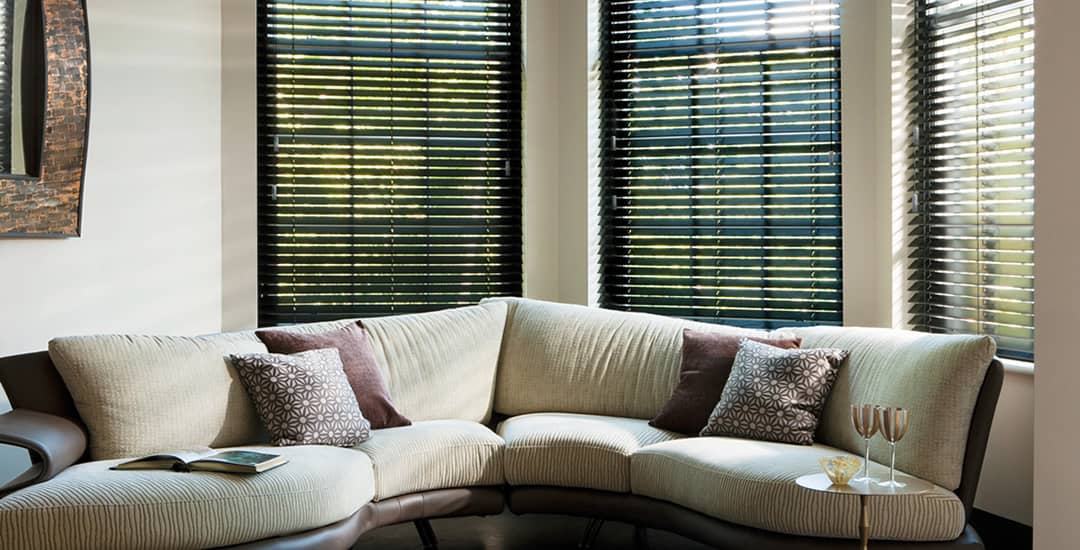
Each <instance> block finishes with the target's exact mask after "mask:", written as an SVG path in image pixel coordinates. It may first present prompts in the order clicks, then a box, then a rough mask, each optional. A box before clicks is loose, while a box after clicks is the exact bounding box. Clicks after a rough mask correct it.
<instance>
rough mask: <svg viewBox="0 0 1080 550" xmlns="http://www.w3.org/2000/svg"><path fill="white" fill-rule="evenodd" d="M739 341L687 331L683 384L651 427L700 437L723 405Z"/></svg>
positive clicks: (781, 343)
mask: <svg viewBox="0 0 1080 550" xmlns="http://www.w3.org/2000/svg"><path fill="white" fill-rule="evenodd" d="M739 339H740V337H739V336H732V335H730V334H719V333H711V332H699V331H696V330H691V329H683V347H682V367H681V368H680V370H679V384H678V385H677V386H675V391H674V392H672V394H671V399H668V402H667V403H665V404H664V408H662V409H660V414H658V415H656V416H655V417H654V418H653V419H652V420H650V421H649V425H650V426H653V427H656V428H661V429H664V430H670V431H673V432H679V433H682V434H693V435H697V434H698V433H700V432H701V430H702V429H703V428H704V427H705V423H706V422H708V421H709V414H710V413H711V412H712V410H713V408H714V407H716V403H717V402H719V401H720V394H721V393H723V391H724V385H725V384H726V383H727V380H728V376H729V375H730V374H731V367H732V365H733V364H734V363H735V354H736V353H738V351H739ZM751 340H754V341H757V342H761V343H763V344H768V345H770V346H776V347H779V348H784V349H793V348H798V347H799V343H800V342H801V340H800V339H799V338H786V339H779V340H768V339H764V338H751Z"/></svg>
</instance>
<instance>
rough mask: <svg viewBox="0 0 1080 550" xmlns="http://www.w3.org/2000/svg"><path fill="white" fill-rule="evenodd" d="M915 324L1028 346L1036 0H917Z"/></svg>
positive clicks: (1017, 350)
mask: <svg viewBox="0 0 1080 550" xmlns="http://www.w3.org/2000/svg"><path fill="white" fill-rule="evenodd" d="M913 2H914V8H915V9H914V10H913V13H914V19H913V23H912V24H911V25H910V27H909V32H908V39H907V41H906V42H907V44H908V45H909V54H910V56H911V62H912V63H911V65H912V71H911V72H910V74H911V81H910V82H909V87H910V90H911V94H912V109H911V116H910V119H909V128H910V134H911V136H910V142H911V143H912V144H913V149H912V151H911V155H910V162H911V170H910V172H909V174H910V189H909V192H910V197H911V214H910V221H909V225H910V231H911V233H910V243H909V244H910V250H911V269H910V281H911V287H910V291H911V298H910V303H911V309H910V313H911V324H912V325H913V326H914V327H915V328H917V329H920V330H925V331H930V332H964V333H979V334H989V335H992V336H994V337H995V338H996V339H997V342H998V354H999V355H1001V356H1002V357H1009V358H1013V359H1024V360H1030V359H1032V357H1033V351H1034V324H1033V315H1034V311H1033V310H1034V273H1033V269H1034V252H1033V225H1034V210H1033V207H1034V204H1033V203H1034V200H1033V196H1034V195H1033V193H1034V178H1033V176H1034V164H1033V148H1032V143H1033V124H1034V110H1033V105H1034V104H1033V99H1034V98H1033V87H1034V78H1033V69H1034V37H1033V15H1032V0H996V1H991V0H913Z"/></svg>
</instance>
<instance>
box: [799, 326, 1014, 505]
mask: <svg viewBox="0 0 1080 550" xmlns="http://www.w3.org/2000/svg"><path fill="white" fill-rule="evenodd" d="M793 332H795V333H796V334H797V335H799V336H801V337H802V338H803V347H804V348H810V347H830V348H840V349H843V350H847V351H848V352H850V354H849V356H848V360H847V362H846V363H845V364H844V366H843V367H841V368H840V370H839V372H838V375H837V380H836V383H835V385H833V389H832V393H830V395H829V400H828V401H827V402H826V405H825V412H824V414H823V415H822V417H821V423H820V425H819V426H818V432H817V440H818V441H821V442H822V443H824V444H826V445H831V446H833V447H838V448H841V449H845V450H847V451H851V452H853V453H858V454H862V452H863V439H862V438H861V437H859V435H858V434H856V433H855V430H854V429H852V427H851V405H852V404H859V403H873V404H880V405H888V406H901V407H906V408H908V409H909V410H910V411H911V415H910V421H909V427H908V432H907V434H906V435H905V436H904V439H903V441H901V443H900V444H899V445H897V446H896V464H897V467H898V468H900V469H902V470H904V471H906V472H909V473H911V474H912V475H916V476H918V477H921V478H923V479H926V480H928V481H932V482H934V483H936V484H938V485H941V486H942V487H945V488H946V489H950V490H954V489H956V488H957V487H959V486H960V475H961V471H962V469H963V465H964V453H965V449H966V447H967V436H968V428H969V427H970V425H971V417H972V414H973V413H974V411H975V401H976V400H977V399H978V397H979V390H981V389H982V383H983V379H984V378H985V377H986V371H987V368H988V367H989V366H990V362H991V361H992V360H993V359H994V351H995V346H994V340H993V339H992V338H990V337H988V336H952V335H944V334H926V333H921V332H912V331H906V330H890V329H876V328H852V327H846V328H838V327H814V328H802V329H793ZM870 456H871V458H872V459H874V460H877V461H880V462H886V461H888V460H889V445H888V443H886V442H885V440H884V439H882V438H875V439H873V440H872V442H871V444H870Z"/></svg>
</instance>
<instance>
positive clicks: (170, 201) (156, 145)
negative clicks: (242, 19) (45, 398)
mask: <svg viewBox="0 0 1080 550" xmlns="http://www.w3.org/2000/svg"><path fill="white" fill-rule="evenodd" d="M89 20H90V36H91V72H92V78H93V88H92V97H91V114H90V149H89V159H88V162H87V167H86V188H85V189H86V192H85V202H84V209H83V236H82V238H79V239H66V240H58V239H0V355H10V354H15V353H21V352H28V351H36V350H42V349H45V346H46V344H47V343H48V341H49V339H50V338H52V337H54V336H59V335H68V334H83V333H94V332H149V333H178V334H184V333H201V332H211V331H216V330H218V329H219V328H220V326H221V199H220V185H221V150H220V146H219V144H220V128H221V116H220V111H219V102H220V97H221V86H220V84H221V80H220V78H221V77H220V75H221V70H220V63H221V61H220V13H219V0H184V1H183V2H165V1H154V2H148V1H145V0H92V1H91V2H89ZM4 405H5V404H0V407H2V406H4ZM22 460H23V459H21V458H16V456H15V455H12V454H11V452H10V451H6V452H3V453H2V454H0V479H7V478H8V477H10V475H11V474H13V473H15V471H16V470H17V469H19V468H21V467H22Z"/></svg>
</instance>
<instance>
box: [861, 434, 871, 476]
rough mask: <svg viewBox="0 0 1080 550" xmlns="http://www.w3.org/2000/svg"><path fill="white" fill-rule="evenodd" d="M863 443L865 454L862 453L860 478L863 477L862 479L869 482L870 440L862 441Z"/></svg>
mask: <svg viewBox="0 0 1080 550" xmlns="http://www.w3.org/2000/svg"><path fill="white" fill-rule="evenodd" d="M863 441H865V442H866V452H864V453H863V463H862V476H863V479H865V480H867V481H869V480H870V440H869V439H864V440H863Z"/></svg>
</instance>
